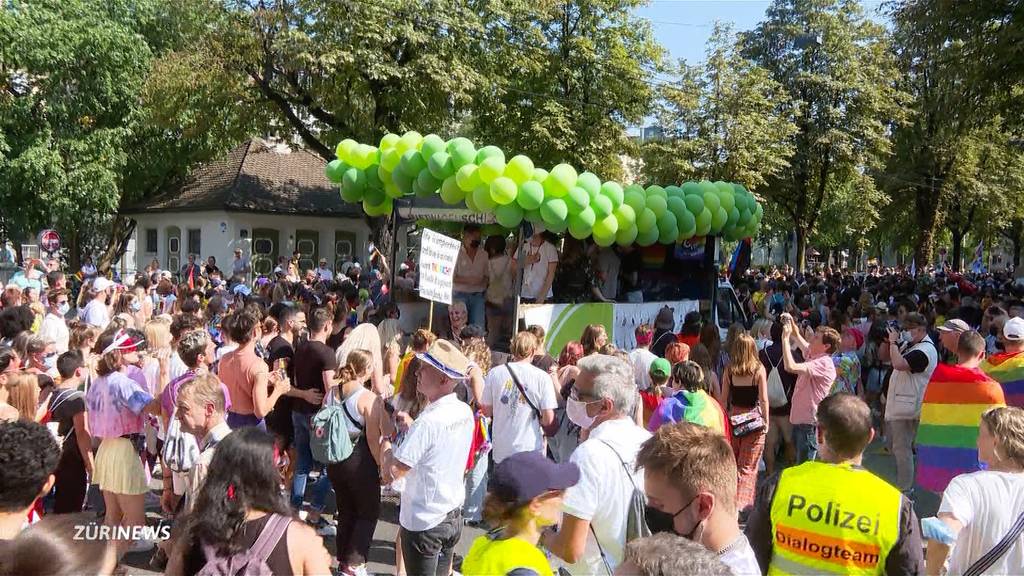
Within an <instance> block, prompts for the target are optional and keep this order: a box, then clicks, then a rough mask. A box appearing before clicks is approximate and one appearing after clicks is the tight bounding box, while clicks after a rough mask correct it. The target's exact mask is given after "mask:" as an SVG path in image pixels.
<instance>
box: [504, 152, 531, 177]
mask: <svg viewBox="0 0 1024 576" xmlns="http://www.w3.org/2000/svg"><path fill="white" fill-rule="evenodd" d="M505 176H507V177H509V178H511V179H512V180H514V181H515V183H516V184H522V183H523V182H526V181H527V180H529V179H530V178H532V177H533V160H530V159H529V158H527V157H526V156H523V155H522V154H520V155H518V156H513V157H512V159H511V160H509V161H508V164H506V165H505Z"/></svg>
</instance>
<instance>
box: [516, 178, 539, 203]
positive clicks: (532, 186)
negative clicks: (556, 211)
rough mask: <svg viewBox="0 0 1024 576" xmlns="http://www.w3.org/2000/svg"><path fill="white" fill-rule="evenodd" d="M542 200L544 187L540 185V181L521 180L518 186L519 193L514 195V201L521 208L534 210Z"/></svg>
mask: <svg viewBox="0 0 1024 576" xmlns="http://www.w3.org/2000/svg"><path fill="white" fill-rule="evenodd" d="M543 201H544V187H543V186H541V183H540V182H537V181H535V180H530V181H529V182H523V184H522V185H521V186H520V187H519V194H518V195H516V203H518V204H519V206H520V207H522V208H523V210H536V209H538V208H540V204H541V202H543Z"/></svg>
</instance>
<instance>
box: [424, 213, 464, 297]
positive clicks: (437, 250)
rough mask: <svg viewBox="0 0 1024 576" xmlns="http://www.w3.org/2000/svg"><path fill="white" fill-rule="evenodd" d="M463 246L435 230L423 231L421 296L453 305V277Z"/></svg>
mask: <svg viewBox="0 0 1024 576" xmlns="http://www.w3.org/2000/svg"><path fill="white" fill-rule="evenodd" d="M461 245H462V244H461V243H460V242H459V241H458V240H456V239H454V238H449V237H447V236H445V235H444V234H438V233H437V232H434V231H433V230H426V229H424V230H423V236H421V237H420V296H421V297H423V298H425V299H427V300H433V301H434V302H441V303H443V304H451V303H452V277H453V276H454V275H455V261H456V260H457V259H458V258H459V247H460V246H461Z"/></svg>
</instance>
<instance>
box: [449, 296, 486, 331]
mask: <svg viewBox="0 0 1024 576" xmlns="http://www.w3.org/2000/svg"><path fill="white" fill-rule="evenodd" d="M456 300H461V301H462V302H465V303H466V311H467V312H468V313H469V323H470V324H475V325H477V326H479V327H481V328H484V327H485V326H484V317H485V313H484V305H485V303H486V300H485V299H484V293H483V292H452V302H454V301H456Z"/></svg>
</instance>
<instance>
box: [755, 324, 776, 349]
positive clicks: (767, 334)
mask: <svg viewBox="0 0 1024 576" xmlns="http://www.w3.org/2000/svg"><path fill="white" fill-rule="evenodd" d="M750 335H751V336H752V337H753V338H754V342H755V343H756V344H757V350H758V351H761V350H764V349H765V348H767V347H768V346H770V345H771V343H772V321H771V320H769V319H767V318H758V319H757V320H755V321H754V326H753V328H751V329H750Z"/></svg>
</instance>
